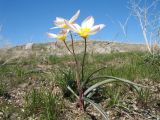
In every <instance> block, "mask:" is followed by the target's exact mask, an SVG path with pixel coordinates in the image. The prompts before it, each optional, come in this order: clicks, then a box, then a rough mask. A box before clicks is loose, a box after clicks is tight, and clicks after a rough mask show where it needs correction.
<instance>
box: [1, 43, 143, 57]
mask: <svg viewBox="0 0 160 120" xmlns="http://www.w3.org/2000/svg"><path fill="white" fill-rule="evenodd" d="M67 44H68V46H69V47H71V43H70V42H67ZM74 45H75V51H76V53H81V52H83V50H84V43H83V41H76V42H75V43H74ZM87 45H88V46H87V52H89V53H98V54H108V53H114V52H129V51H146V47H145V45H143V44H128V43H117V42H108V41H91V40H90V41H88V42H87ZM33 53H34V54H36V55H41V53H46V54H52V55H67V54H69V52H68V51H67V49H66V48H65V47H64V44H63V43H62V42H61V41H57V42H51V43H45V44H31V43H28V44H26V45H22V46H17V47H14V48H10V49H5V48H3V49H1V50H0V57H2V56H8V57H9V56H10V57H16V56H17V57H18V56H28V55H30V54H33Z"/></svg>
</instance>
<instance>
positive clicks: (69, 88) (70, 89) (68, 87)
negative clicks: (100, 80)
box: [67, 85, 79, 99]
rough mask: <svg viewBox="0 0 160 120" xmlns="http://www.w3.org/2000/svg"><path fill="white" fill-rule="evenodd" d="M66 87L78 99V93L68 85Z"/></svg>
mask: <svg viewBox="0 0 160 120" xmlns="http://www.w3.org/2000/svg"><path fill="white" fill-rule="evenodd" d="M67 89H68V90H69V91H70V92H71V93H72V94H73V95H74V96H75V97H76V98H77V99H79V97H78V95H77V94H76V93H75V92H74V91H73V90H72V88H71V87H70V86H69V85H68V86H67Z"/></svg>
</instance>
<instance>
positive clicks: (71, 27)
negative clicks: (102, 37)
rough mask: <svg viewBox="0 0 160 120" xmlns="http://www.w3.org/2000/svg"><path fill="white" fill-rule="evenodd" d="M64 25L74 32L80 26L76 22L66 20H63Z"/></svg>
mask: <svg viewBox="0 0 160 120" xmlns="http://www.w3.org/2000/svg"><path fill="white" fill-rule="evenodd" d="M65 23H66V25H67V26H68V28H69V29H71V30H72V31H74V32H78V31H79V30H80V28H81V27H80V26H79V25H78V24H70V23H69V22H68V21H66V20H65Z"/></svg>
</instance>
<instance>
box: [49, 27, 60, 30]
mask: <svg viewBox="0 0 160 120" xmlns="http://www.w3.org/2000/svg"><path fill="white" fill-rule="evenodd" d="M57 28H59V27H52V28H49V29H51V30H53V29H57Z"/></svg>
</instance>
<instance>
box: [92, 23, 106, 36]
mask: <svg viewBox="0 0 160 120" xmlns="http://www.w3.org/2000/svg"><path fill="white" fill-rule="evenodd" d="M104 27H105V25H104V24H100V25H95V26H93V27H92V28H91V30H90V32H89V34H90V35H94V34H96V33H97V32H98V31H100V30H101V29H102V28H104Z"/></svg>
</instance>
